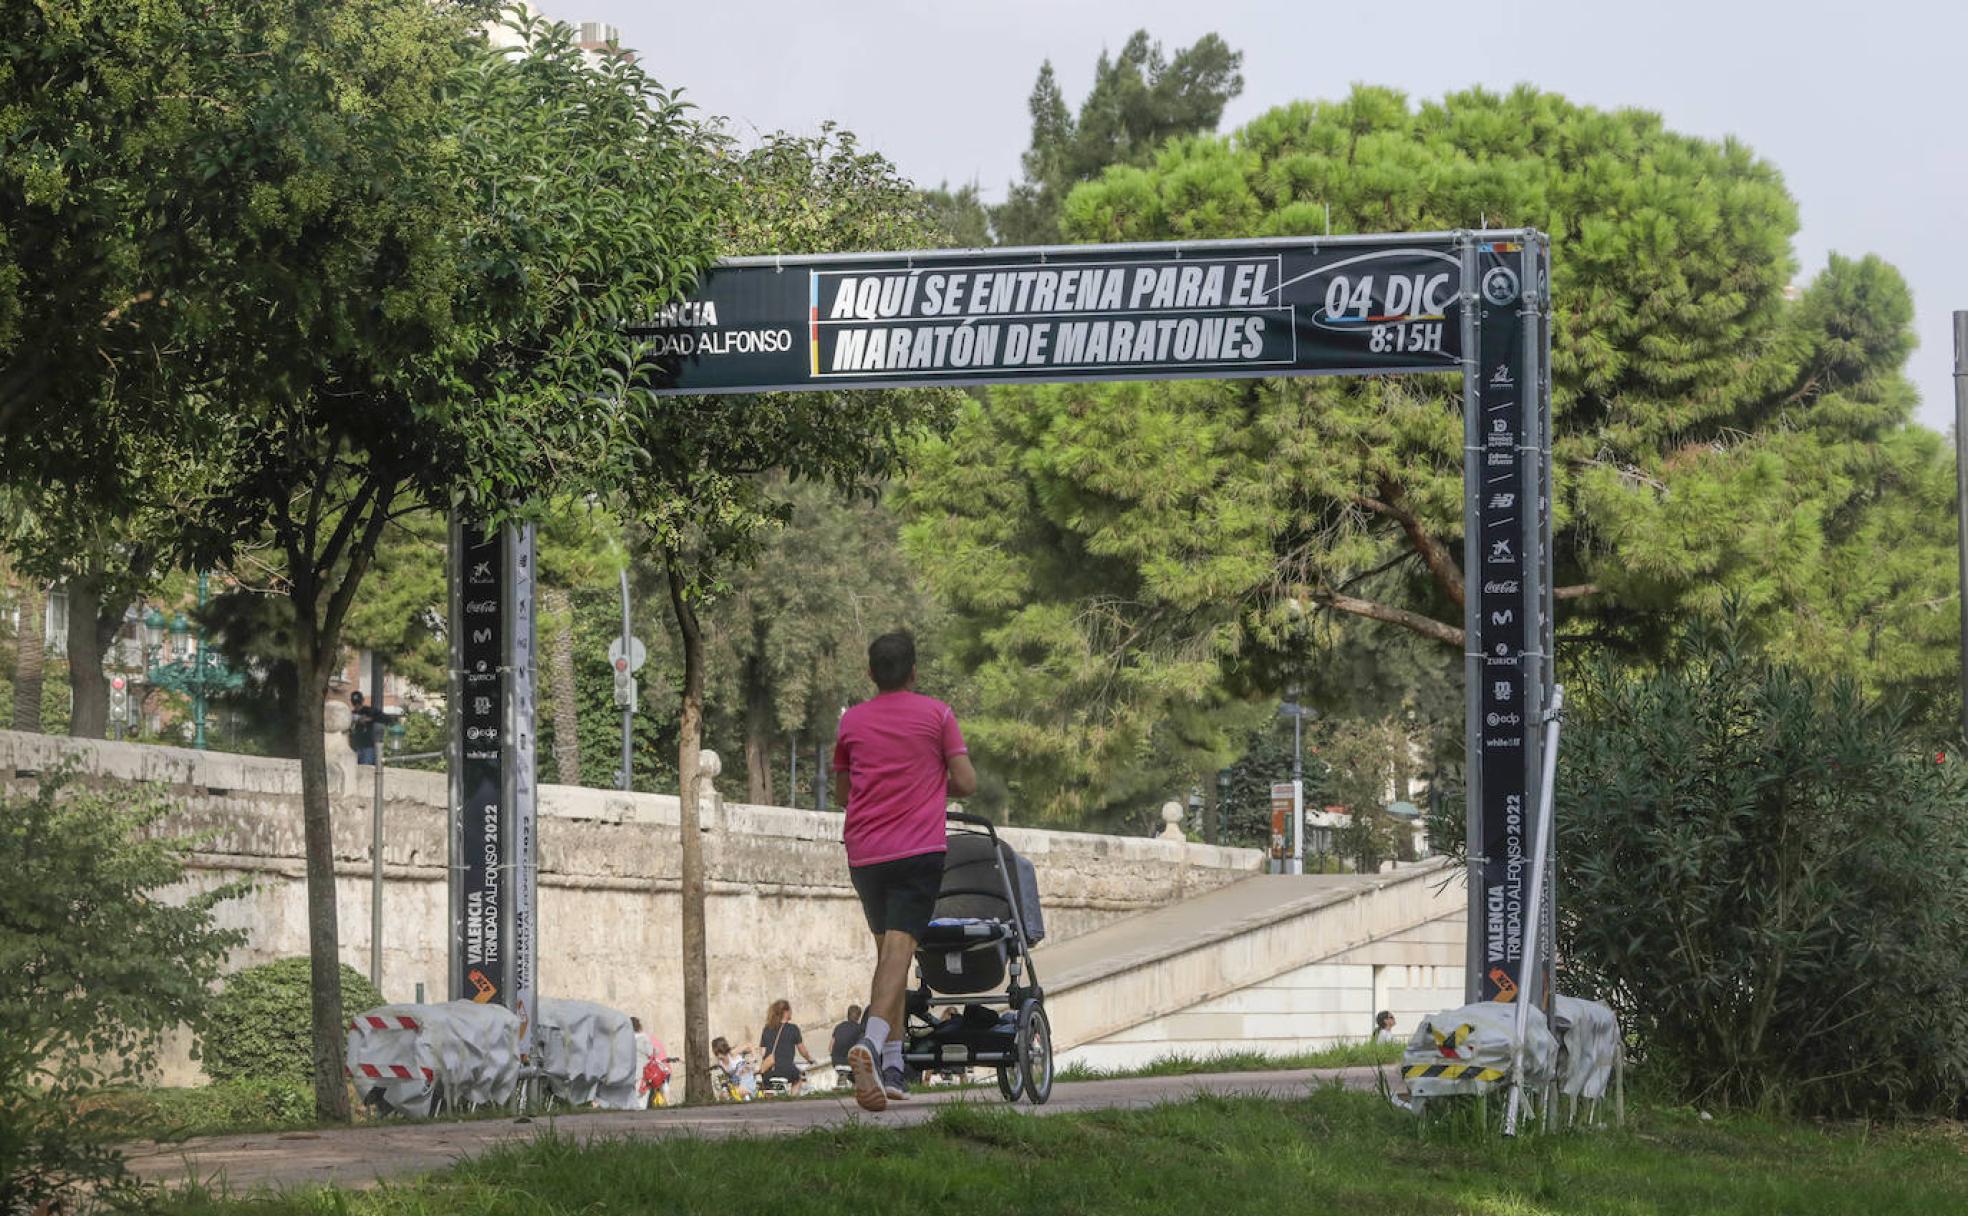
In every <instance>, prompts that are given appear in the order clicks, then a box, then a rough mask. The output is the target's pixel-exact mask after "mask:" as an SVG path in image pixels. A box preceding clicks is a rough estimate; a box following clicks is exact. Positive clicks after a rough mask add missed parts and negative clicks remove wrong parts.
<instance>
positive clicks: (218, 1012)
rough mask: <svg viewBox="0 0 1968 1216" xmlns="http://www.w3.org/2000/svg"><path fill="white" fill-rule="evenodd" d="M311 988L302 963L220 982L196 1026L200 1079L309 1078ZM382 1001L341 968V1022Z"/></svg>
mask: <svg viewBox="0 0 1968 1216" xmlns="http://www.w3.org/2000/svg"><path fill="white" fill-rule="evenodd" d="M312 986H313V983H312V980H311V979H310V977H309V974H308V960H307V959H306V957H304V956H303V957H295V958H282V959H275V960H274V961H273V962H270V963H262V964H260V965H259V966H257V967H248V968H246V969H245V970H244V971H237V972H234V973H233V974H232V975H229V976H227V977H226V981H225V989H224V991H222V992H220V993H219V995H218V996H217V997H215V998H214V999H213V1001H212V1009H211V1013H210V1014H209V1015H208V1016H207V1017H206V1019H205V1022H204V1025H203V1026H202V1028H201V1030H202V1034H201V1038H202V1039H203V1044H204V1061H205V1072H206V1075H208V1076H210V1077H211V1078H212V1079H213V1080H214V1081H238V1080H260V1081H296V1082H307V1081H308V1080H309V1078H310V1077H312V1076H313V1065H312V1060H313V1055H312V1049H311V1047H310V1046H309V1043H310V1041H311V1039H310V1032H311V1026H312V1023H311V1022H310V1020H309V1019H310V1013H309V1010H310V1008H311V1005H310V999H309V994H310V991H311V989H312ZM383 1003H384V1002H383V996H382V994H381V993H380V992H377V991H376V990H375V988H374V987H372V986H371V985H370V983H369V980H368V979H367V977H365V976H363V975H360V974H358V973H357V972H356V971H355V970H354V969H352V968H351V967H349V966H348V965H347V964H343V965H342V1020H343V1021H344V1022H346V1021H347V1020H348V1019H349V1018H351V1017H354V1016H355V1015H356V1014H358V1013H361V1012H362V1011H363V1010H365V1009H374V1008H375V1007H376V1006H378V1005H381V1004H383Z"/></svg>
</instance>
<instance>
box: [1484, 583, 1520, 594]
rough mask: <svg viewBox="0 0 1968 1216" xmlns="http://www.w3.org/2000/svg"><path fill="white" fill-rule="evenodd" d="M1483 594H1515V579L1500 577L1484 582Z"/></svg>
mask: <svg viewBox="0 0 1968 1216" xmlns="http://www.w3.org/2000/svg"><path fill="white" fill-rule="evenodd" d="M1483 594H1484V595H1516V594H1517V580H1516V579H1502V580H1498V581H1493V582H1487V583H1484V584H1483Z"/></svg>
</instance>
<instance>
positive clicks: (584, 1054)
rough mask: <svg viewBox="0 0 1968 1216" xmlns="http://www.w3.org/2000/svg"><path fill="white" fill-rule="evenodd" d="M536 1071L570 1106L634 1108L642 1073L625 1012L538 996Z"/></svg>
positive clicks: (633, 1034)
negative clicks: (538, 1020)
mask: <svg viewBox="0 0 1968 1216" xmlns="http://www.w3.org/2000/svg"><path fill="white" fill-rule="evenodd" d="M539 1044H540V1059H539V1065H540V1076H541V1077H542V1078H543V1079H544V1080H545V1081H546V1083H547V1087H548V1088H549V1089H550V1090H552V1091H553V1094H554V1096H555V1097H557V1098H559V1099H561V1100H562V1101H564V1102H568V1103H570V1104H572V1105H575V1106H587V1105H594V1106H598V1107H601V1108H602V1109H603V1110H635V1109H637V1108H638V1107H640V1106H641V1105H642V1102H641V1101H639V1100H638V1095H637V1093H636V1086H637V1083H638V1082H640V1081H641V1079H642V1060H641V1058H639V1057H638V1056H637V1054H636V1044H635V1028H634V1026H632V1025H631V1024H630V1022H629V1015H628V1014H626V1013H621V1012H619V1011H617V1010H614V1009H610V1008H608V1007H607V1006H606V1005H597V1004H594V1003H593V1002H591V1001H564V1000H556V999H554V998H552V997H541V998H540V1036H539Z"/></svg>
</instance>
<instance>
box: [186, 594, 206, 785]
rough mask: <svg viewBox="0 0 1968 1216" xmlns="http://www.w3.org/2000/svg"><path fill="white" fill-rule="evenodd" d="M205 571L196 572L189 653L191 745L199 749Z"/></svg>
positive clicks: (202, 730) (202, 736) (202, 726)
mask: <svg viewBox="0 0 1968 1216" xmlns="http://www.w3.org/2000/svg"><path fill="white" fill-rule="evenodd" d="M207 577H208V576H207V573H206V572H205V571H203V570H200V571H199V572H198V620H197V622H196V625H197V632H196V633H195V634H194V635H193V636H194V638H195V639H196V640H195V641H194V642H193V643H192V645H194V646H196V647H197V649H196V650H195V651H193V652H192V655H191V670H190V671H189V672H188V673H187V674H189V675H190V677H191V731H192V733H191V745H192V746H193V747H195V748H197V749H198V750H199V751H201V752H202V751H204V750H205V580H206V578H207Z"/></svg>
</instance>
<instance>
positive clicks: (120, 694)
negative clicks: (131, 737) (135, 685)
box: [109, 676, 130, 739]
mask: <svg viewBox="0 0 1968 1216" xmlns="http://www.w3.org/2000/svg"><path fill="white" fill-rule="evenodd" d="M109 720H110V722H111V723H112V724H113V725H114V726H115V728H116V737H117V738H118V739H121V738H122V737H123V727H124V726H125V725H126V724H127V723H128V722H129V721H130V681H129V680H127V679H125V678H124V677H122V676H111V677H110V678H109Z"/></svg>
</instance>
